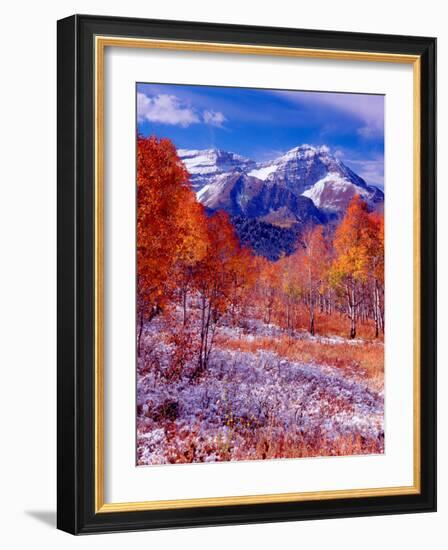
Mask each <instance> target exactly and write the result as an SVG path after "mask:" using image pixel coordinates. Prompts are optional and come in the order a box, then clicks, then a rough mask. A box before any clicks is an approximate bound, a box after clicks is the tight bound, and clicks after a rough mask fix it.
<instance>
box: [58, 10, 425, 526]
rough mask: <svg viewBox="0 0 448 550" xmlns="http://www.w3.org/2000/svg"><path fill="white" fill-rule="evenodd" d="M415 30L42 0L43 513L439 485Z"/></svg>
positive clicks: (215, 510)
mask: <svg viewBox="0 0 448 550" xmlns="http://www.w3.org/2000/svg"><path fill="white" fill-rule="evenodd" d="M435 56H436V41H435V39H434V38H423V37H408V36H385V35H373V34H372V35H367V34H355V33H343V32H333V31H317V30H298V29H279V28H265V27H249V26H233V25H220V24H211V23H210V24H209V23H190V22H178V21H155V20H140V19H126V18H112V17H97V16H87V15H75V16H72V17H69V18H67V19H63V20H61V21H59V22H58V527H59V528H60V529H62V530H64V531H67V532H69V533H73V534H82V533H98V532H108V531H125V530H137V529H159V528H168V527H188V526H205V525H225V524H237V523H256V522H272V521H290V520H303V519H316V518H332V517H349V516H365V515H374V514H397V513H406V512H429V511H434V510H435V509H436V465H435V462H436V452H435V450H436V447H435V437H436V430H435V421H436V418H435V411H436V392H435V382H436V375H435V365H436V361H435V358H436V281H435V277H436V246H435V227H436V206H435V197H436V193H435V151H436V147H435V73H436V68H435Z"/></svg>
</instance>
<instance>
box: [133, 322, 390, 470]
mask: <svg viewBox="0 0 448 550" xmlns="http://www.w3.org/2000/svg"><path fill="white" fill-rule="evenodd" d="M159 330H160V327H157V323H153V324H152V326H151V328H150V330H148V331H147V333H146V337H145V342H144V343H145V349H146V354H145V355H144V359H142V360H141V362H140V366H139V376H138V382H137V413H138V417H137V427H138V434H137V435H138V441H137V457H138V463H139V464H162V463H168V462H183V461H188V462H192V461H193V462H197V461H217V460H235V459H244V458H260V452H261V451H260V449H259V447H260V441H262V440H263V441H267V443H265V446H266V448H268V447H269V445H270V442H271V448H273V445H274V443H275V444H276V445H277V442H278V441H279V440H281V441H283V440H285V438H286V439H288V438H289V440H291V441H293V442H295V443H294V444H297V442H300V445H301V448H303V447H304V446H305V448H307V447H309V448H311V447H313V446H316V445H317V446H318V445H320V444H321V445H323V446H324V447H325V449H327V452H326V451H325V449H323V450H322V454H333V453H332V452H331V442H332V441H333V442H335V441H337V440H338V439H340V438H347V437H348V438H353V439H356V438H357V440H358V441H364V440H365V441H369V442H372V441H373V442H375V445H374V446H375V451H376V452H383V448H384V447H383V445H384V433H383V429H384V428H383V415H384V399H383V393H382V392H376V391H375V390H373V389H372V388H369V386H368V385H367V384H366V383H364V382H363V381H362V380H360V379H359V378H355V377H350V376H347V373H341V371H340V370H338V369H336V368H332V367H329V366H323V365H318V364H313V363H307V364H305V363H300V362H296V361H289V360H287V359H285V358H283V357H280V356H278V355H277V354H275V353H273V352H271V351H265V350H257V351H256V352H242V351H234V350H229V349H221V348H216V349H214V351H213V352H212V356H211V358H210V364H209V365H208V368H207V372H206V374H205V375H204V377H202V378H201V379H200V380H199V381H197V382H192V380H191V378H190V377H189V376H187V375H183V376H181V377H180V378H178V379H177V380H174V381H173V380H171V381H168V380H166V379H164V377H163V372H164V370H165V369H167V368H169V364H170V356H171V352H172V349H171V347H170V345H168V344H166V343H164V342H162V341H161V339H160V332H159ZM220 331H221V332H220V334H222V335H225V337H226V338H231V337H234V338H238V339H240V338H242V337H244V338H250V337H254V336H253V333H254V332H255V333H256V335H257V336H260V335H263V332H264V333H265V334H266V333H268V334H269V335H270V336H275V335H276V333H277V331H281V329H280V328H278V327H275V325H263V324H262V323H257V322H255V321H253V323H252V326H251V327H250V331H249V332H250V333H251V334H252V336H248V335H246V336H244V335H242V334H241V330H238V329H235V328H231V327H221V328H220ZM321 338H322V337H321ZM327 340H328V341H329V343H332V344H333V343H338V342H339V338H328V339H327ZM341 340H342V341H344V342H346V340H344V339H341ZM148 364H151V365H157V368H147V365H148ZM319 442H325V444H324V443H319ZM328 442H330V443H328ZM277 446H278V445H277ZM329 449H330V450H329ZM272 452H273V453H274V454H273V456H277V455H278V456H283V455H282V454H281V451H275V452H274V451H272ZM301 452H302V451H301ZM265 454H266V453H265ZM316 454H319V453H315V455H316ZM335 454H337V453H335ZM342 454H344V453H342ZM346 454H350V452H347V453H346ZM268 455H269V453H268ZM268 455H267V456H264V455H263V456H262V458H265V457H269V456H268ZM285 456H290V454H289V455H285ZM300 456H302V455H300Z"/></svg>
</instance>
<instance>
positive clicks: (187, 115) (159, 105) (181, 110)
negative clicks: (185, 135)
mask: <svg viewBox="0 0 448 550" xmlns="http://www.w3.org/2000/svg"><path fill="white" fill-rule="evenodd" d="M137 117H138V120H139V121H141V122H142V121H144V120H149V121H150V122H158V123H161V124H171V125H173V126H182V128H186V127H187V126H190V124H197V123H199V122H200V121H201V120H200V118H199V116H198V114H197V113H196V111H195V110H194V109H192V108H190V107H187V106H185V105H182V103H181V101H180V100H179V98H177V97H176V96H174V95H167V94H159V95H157V96H154V97H148V96H147V95H145V94H142V93H138V94H137Z"/></svg>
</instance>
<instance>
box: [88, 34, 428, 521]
mask: <svg viewBox="0 0 448 550" xmlns="http://www.w3.org/2000/svg"><path fill="white" fill-rule="evenodd" d="M106 47H121V48H147V49H159V50H175V51H193V52H207V53H232V54H243V55H265V56H285V57H300V58H311V59H329V60H346V61H370V62H383V63H384V62H385V63H406V64H412V65H413V119H414V120H413V132H414V135H413V144H414V148H413V157H414V165H413V173H414V178H413V186H414V189H413V198H414V212H413V216H414V227H413V238H414V251H413V252H414V265H413V277H414V279H413V280H414V286H413V298H414V331H413V334H414V349H413V354H414V361H413V382H414V390H413V442H414V445H413V458H414V468H413V477H414V480H413V484H412V485H410V486H401V487H380V488H366V489H343V490H333V491H313V492H296V493H275V494H263V495H243V496H226V497H212V498H193V499H179V500H155V501H142V502H117V503H106V502H105V501H104V53H105V48H106ZM94 48H95V51H94V54H95V323H94V324H95V365H94V369H95V464H94V468H95V472H94V474H95V503H94V505H95V513H110V512H132V511H143V510H167V509H180V508H197V507H208V506H232V505H242V504H262V503H279V502H304V501H315V500H331V499H341V498H362V497H379V496H393V495H412V494H419V493H420V484H421V483H420V482H421V469H420V466H421V457H420V442H421V426H420V406H421V403H420V393H421V390H420V369H421V366H420V241H421V236H420V232H421V220H420V185H421V183H420V156H421V146H420V110H421V101H420V87H421V74H420V57H419V56H417V55H401V54H389V53H380V52H379V53H376V52H355V51H344V50H321V49H309V48H291V47H272V46H255V45H251V44H225V43H213V42H193V41H178V40H156V39H141V38H123V37H117V36H96V37H95V46H94Z"/></svg>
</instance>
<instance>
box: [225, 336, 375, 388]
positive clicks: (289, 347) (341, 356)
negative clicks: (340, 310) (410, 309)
mask: <svg viewBox="0 0 448 550" xmlns="http://www.w3.org/2000/svg"><path fill="white" fill-rule="evenodd" d="M218 345H220V346H222V347H223V348H227V349H232V350H239V351H250V352H252V353H255V352H256V351H257V350H266V351H273V352H274V353H276V354H277V355H279V356H280V357H285V358H286V359H289V360H291V361H299V362H301V363H315V364H319V365H327V366H330V367H335V368H337V369H341V370H343V371H344V372H345V374H347V375H350V376H355V377H359V378H366V379H368V381H369V383H370V385H371V386H372V387H374V388H375V389H381V388H382V387H383V383H384V346H383V344H382V343H381V342H377V341H368V342H365V343H362V344H352V343H337V344H335V343H331V342H325V341H324V342H321V341H319V340H318V339H316V340H313V339H308V338H306V339H299V338H294V337H291V336H281V337H275V338H274V337H271V336H268V337H263V336H262V337H257V338H251V339H247V338H244V337H243V338H241V339H238V340H232V339H226V340H222V339H221V340H219V341H218Z"/></svg>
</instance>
